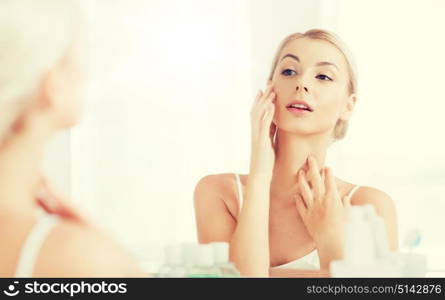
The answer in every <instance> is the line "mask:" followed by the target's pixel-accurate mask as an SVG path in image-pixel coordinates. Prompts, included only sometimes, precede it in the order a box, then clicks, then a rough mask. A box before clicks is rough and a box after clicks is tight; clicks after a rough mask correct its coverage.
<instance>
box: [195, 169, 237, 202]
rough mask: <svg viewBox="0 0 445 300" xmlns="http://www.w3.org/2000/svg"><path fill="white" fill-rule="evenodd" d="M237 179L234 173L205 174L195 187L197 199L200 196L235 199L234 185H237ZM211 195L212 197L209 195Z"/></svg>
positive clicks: (227, 199) (225, 199)
mask: <svg viewBox="0 0 445 300" xmlns="http://www.w3.org/2000/svg"><path fill="white" fill-rule="evenodd" d="M235 181H236V179H235V175H234V174H233V173H223V174H211V175H207V176H204V177H203V178H201V179H200V180H199V182H198V183H197V185H196V187H195V201H196V200H197V199H199V198H201V197H200V196H205V197H203V198H205V199H210V198H213V199H223V200H224V201H230V199H233V194H234V193H233V192H234V187H236V182H235ZM208 195H211V196H212V197H207V196H208Z"/></svg>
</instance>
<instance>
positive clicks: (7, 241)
mask: <svg viewBox="0 0 445 300" xmlns="http://www.w3.org/2000/svg"><path fill="white" fill-rule="evenodd" d="M77 12H78V10H77V8H76V5H75V1H69V0H39V1H33V0H5V1H1V2H0V45H1V47H0V66H1V67H0V240H1V241H2V243H1V245H0V248H1V253H2V255H0V277H13V276H17V277H105V276H113V277H127V276H143V275H144V274H143V273H142V272H141V271H140V270H139V268H138V266H137V264H136V262H135V261H134V260H133V259H132V258H131V257H130V256H129V255H128V254H127V253H126V252H125V251H124V250H123V249H122V248H121V247H119V246H118V245H116V244H115V242H113V241H112V240H111V239H109V238H108V237H107V236H106V235H105V234H103V233H102V232H101V231H99V230H98V229H96V228H95V227H94V226H92V225H91V224H90V223H89V222H87V221H86V220H85V218H84V217H82V215H81V214H79V213H78V212H77V210H76V209H75V208H73V207H72V206H71V205H69V204H68V203H65V202H64V201H61V200H62V199H61V198H60V197H59V196H58V195H57V194H55V193H54V189H53V188H51V187H50V183H48V182H47V181H46V180H45V179H44V177H43V176H42V169H41V164H42V160H43V155H44V150H45V146H46V144H47V143H48V141H49V140H50V138H51V137H52V136H53V135H54V133H55V132H57V131H58V130H59V129H62V128H67V127H71V126H72V125H74V124H75V123H76V122H77V120H78V118H79V115H80V101H79V100H80V98H82V95H81V92H82V90H83V86H82V85H83V81H84V78H83V77H84V72H83V71H84V70H83V67H82V64H81V63H82V62H83V57H82V52H83V51H82V50H83V46H85V45H84V38H83V33H82V28H81V27H80V25H78V21H79V18H80V16H79V14H77ZM48 212H50V213H51V214H48Z"/></svg>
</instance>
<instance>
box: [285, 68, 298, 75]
mask: <svg viewBox="0 0 445 300" xmlns="http://www.w3.org/2000/svg"><path fill="white" fill-rule="evenodd" d="M281 74H283V75H284V76H292V75H295V74H297V72H295V71H294V70H292V69H285V70H283V71H282V72H281Z"/></svg>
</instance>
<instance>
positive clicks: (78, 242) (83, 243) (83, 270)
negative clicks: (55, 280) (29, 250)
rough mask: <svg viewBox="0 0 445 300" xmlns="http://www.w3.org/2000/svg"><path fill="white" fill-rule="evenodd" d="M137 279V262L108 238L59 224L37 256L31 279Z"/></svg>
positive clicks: (84, 228)
mask: <svg viewBox="0 0 445 300" xmlns="http://www.w3.org/2000/svg"><path fill="white" fill-rule="evenodd" d="M40 275H41V276H46V277H139V276H144V274H143V273H142V271H141V270H140V269H139V267H138V265H137V262H136V260H135V259H134V258H132V257H131V255H130V254H129V253H127V251H126V250H125V249H124V248H123V247H122V246H120V245H119V244H118V243H116V242H115V241H114V240H113V239H112V238H111V237H109V236H108V235H107V234H105V233H104V232H102V231H101V230H99V229H97V228H94V227H92V226H87V225H83V224H79V223H76V222H72V221H67V220H62V221H61V222H60V223H59V224H58V225H57V226H56V227H55V228H54V229H53V230H52V231H51V233H50V235H49V236H48V239H47V240H46V241H45V243H44V245H43V247H42V249H41V250H40V252H39V258H38V261H37V264H36V267H35V273H34V276H37V277H39V276H40Z"/></svg>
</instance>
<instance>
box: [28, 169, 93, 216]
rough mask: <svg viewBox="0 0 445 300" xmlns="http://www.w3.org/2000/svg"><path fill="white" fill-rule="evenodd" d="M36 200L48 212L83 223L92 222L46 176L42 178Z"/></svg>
mask: <svg viewBox="0 0 445 300" xmlns="http://www.w3.org/2000/svg"><path fill="white" fill-rule="evenodd" d="M36 201H37V205H39V206H40V207H41V208H43V209H44V210H45V211H46V212H47V213H48V214H53V215H58V216H59V217H61V218H65V219H70V220H72V221H75V222H79V223H82V224H87V223H90V222H89V221H88V218H87V217H86V216H85V214H84V213H83V212H81V211H80V210H79V209H78V208H77V207H75V205H73V204H71V203H70V202H69V201H68V200H67V198H66V197H65V196H62V194H61V193H60V192H59V191H58V190H57V189H56V188H55V187H54V185H53V184H52V183H51V182H50V181H49V180H48V179H47V178H46V177H45V176H42V177H41V178H40V184H39V187H38V191H37V196H36Z"/></svg>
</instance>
